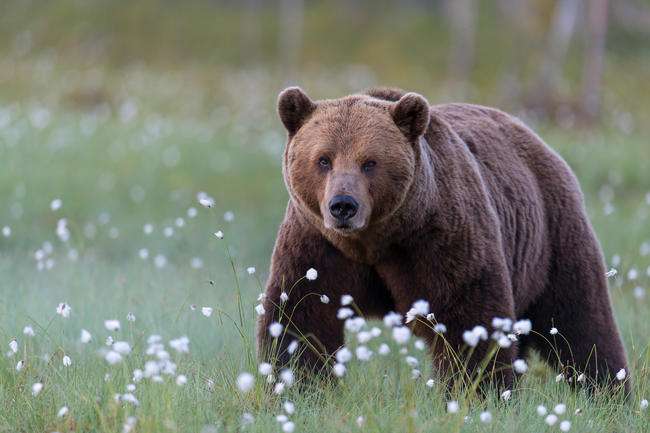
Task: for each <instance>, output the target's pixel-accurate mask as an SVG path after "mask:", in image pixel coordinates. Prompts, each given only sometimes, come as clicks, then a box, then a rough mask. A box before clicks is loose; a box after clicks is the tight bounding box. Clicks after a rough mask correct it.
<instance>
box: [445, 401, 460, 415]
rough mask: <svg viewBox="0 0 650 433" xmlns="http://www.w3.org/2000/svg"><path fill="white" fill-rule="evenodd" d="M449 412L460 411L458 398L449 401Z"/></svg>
mask: <svg viewBox="0 0 650 433" xmlns="http://www.w3.org/2000/svg"><path fill="white" fill-rule="evenodd" d="M447 412H448V413H458V402H457V401H456V400H451V401H448V402H447Z"/></svg>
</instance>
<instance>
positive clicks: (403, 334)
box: [393, 326, 411, 344]
mask: <svg viewBox="0 0 650 433" xmlns="http://www.w3.org/2000/svg"><path fill="white" fill-rule="evenodd" d="M410 338H411V330H410V329H409V328H407V327H406V326H398V327H395V328H393V339H394V340H395V341H396V342H397V344H404V343H406V342H407V341H409V339H410Z"/></svg>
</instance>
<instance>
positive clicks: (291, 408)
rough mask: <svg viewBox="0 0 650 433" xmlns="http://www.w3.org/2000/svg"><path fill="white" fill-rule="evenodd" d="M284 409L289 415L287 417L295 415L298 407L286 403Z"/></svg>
mask: <svg viewBox="0 0 650 433" xmlns="http://www.w3.org/2000/svg"><path fill="white" fill-rule="evenodd" d="M282 407H283V408H284V411H285V412H286V413H287V415H293V413H294V412H295V411H296V406H295V405H294V404H293V403H292V402H290V401H285V402H284V404H283V405H282Z"/></svg>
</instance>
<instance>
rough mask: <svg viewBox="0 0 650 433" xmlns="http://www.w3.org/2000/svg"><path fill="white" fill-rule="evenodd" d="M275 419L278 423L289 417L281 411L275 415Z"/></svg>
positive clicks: (287, 419)
mask: <svg viewBox="0 0 650 433" xmlns="http://www.w3.org/2000/svg"><path fill="white" fill-rule="evenodd" d="M275 420H276V421H277V422H279V423H283V422H287V421H289V417H288V416H286V415H285V414H283V413H281V414H280V415H277V416H276V417H275Z"/></svg>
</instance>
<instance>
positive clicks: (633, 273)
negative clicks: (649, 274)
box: [627, 268, 639, 281]
mask: <svg viewBox="0 0 650 433" xmlns="http://www.w3.org/2000/svg"><path fill="white" fill-rule="evenodd" d="M638 277H639V271H637V270H636V268H632V269H630V270H629V271H627V279H628V280H630V281H632V280H636V279H637V278H638Z"/></svg>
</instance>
